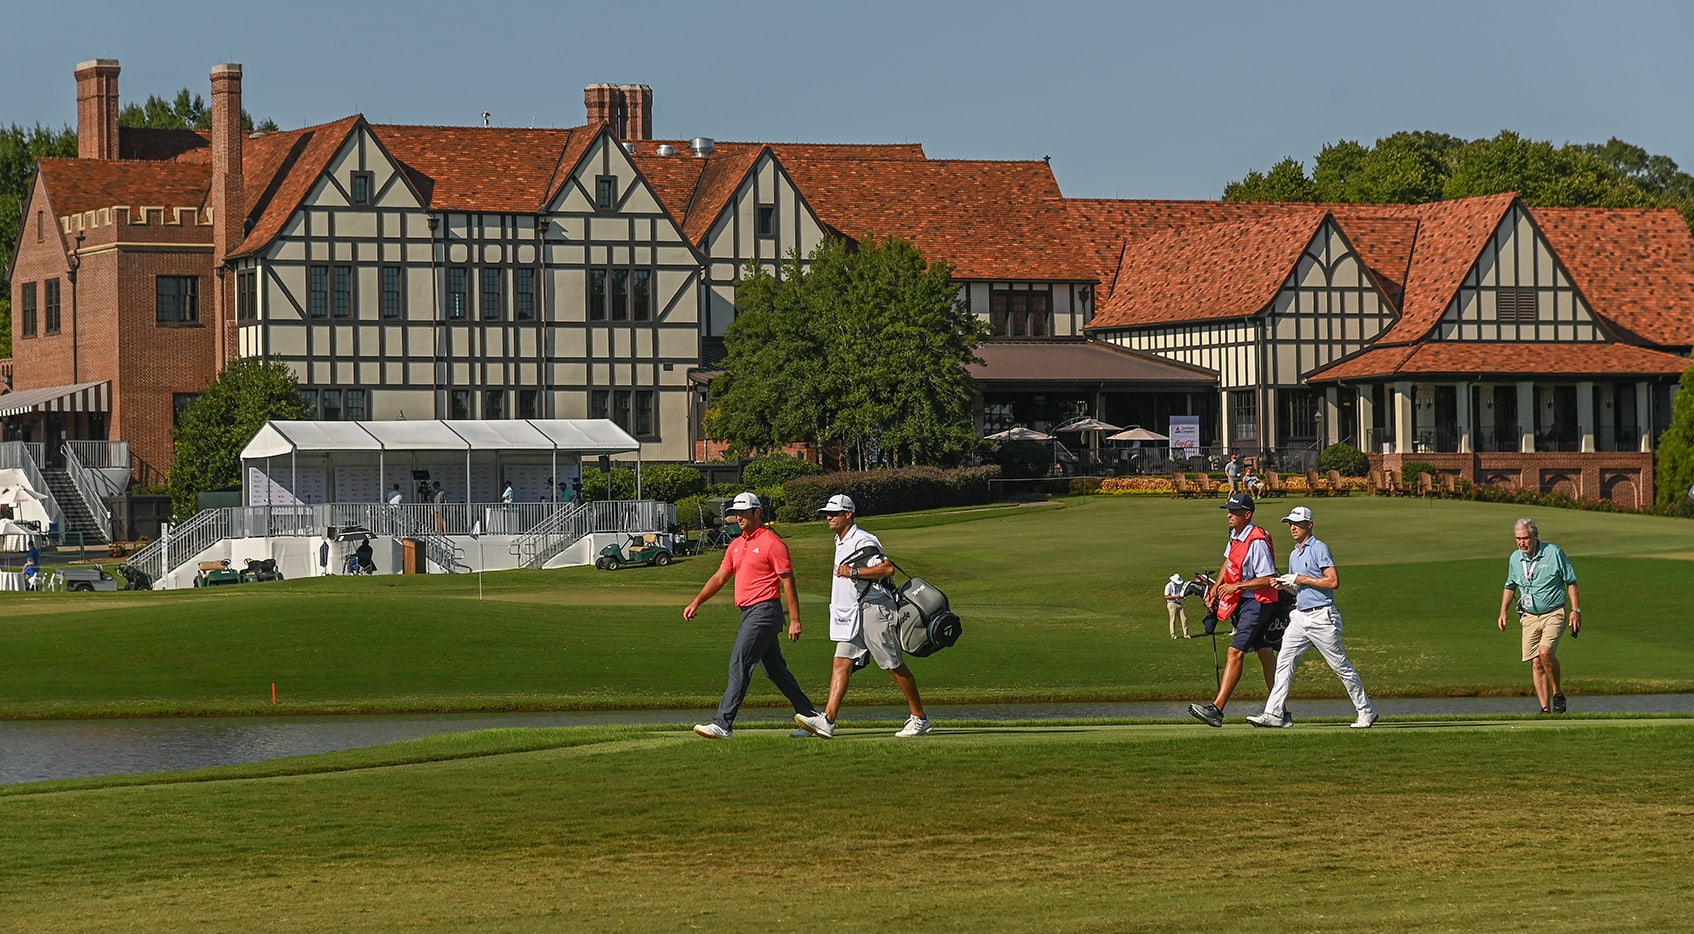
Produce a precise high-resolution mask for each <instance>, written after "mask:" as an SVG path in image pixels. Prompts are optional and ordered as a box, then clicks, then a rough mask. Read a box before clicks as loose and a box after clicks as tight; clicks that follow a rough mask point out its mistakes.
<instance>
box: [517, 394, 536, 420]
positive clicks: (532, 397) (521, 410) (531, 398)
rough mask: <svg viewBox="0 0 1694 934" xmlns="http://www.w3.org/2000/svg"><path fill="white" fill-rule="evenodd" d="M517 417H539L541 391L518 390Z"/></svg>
mask: <svg viewBox="0 0 1694 934" xmlns="http://www.w3.org/2000/svg"><path fill="white" fill-rule="evenodd" d="M517 417H518V418H540V417H541V392H540V390H536V389H520V390H518V411H517Z"/></svg>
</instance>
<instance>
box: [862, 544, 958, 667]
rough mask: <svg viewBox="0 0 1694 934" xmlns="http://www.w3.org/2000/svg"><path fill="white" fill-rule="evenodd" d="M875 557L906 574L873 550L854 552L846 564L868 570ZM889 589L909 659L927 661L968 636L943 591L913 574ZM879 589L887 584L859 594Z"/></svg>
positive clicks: (877, 583) (873, 583)
mask: <svg viewBox="0 0 1694 934" xmlns="http://www.w3.org/2000/svg"><path fill="white" fill-rule="evenodd" d="M873 557H875V558H881V559H882V560H884V561H887V562H888V563H889V564H890V565H891V566H892V567H893V568H894V570H896V571H899V572H900V573H902V574H906V572H905V571H904V570H902V569H901V567H900V565H898V564H895V563H894V562H893V561H891V560H889V558H888V556H887V555H884V554H882V553H881V552H878V551H877V550H876V549H874V548H871V547H869V546H867V547H864V548H861V549H859V550H858V551H855V552H853V554H851V555H849V556H848V558H847V562H846V563H847V564H849V565H852V566H853V567H865V566H867V565H868V564H869V562H870V559H871V558H873ZM886 585H887V586H888V587H889V589H890V590H892V591H893V594H894V606H895V609H896V611H897V612H898V613H899V617H898V621H897V623H896V627H897V630H898V632H899V634H900V647H901V648H903V649H905V651H906V654H907V655H915V656H917V657H918V658H927V657H928V656H930V655H934V654H935V653H936V652H939V651H941V650H942V649H945V648H949V647H951V646H952V645H953V643H955V642H958V641H959V636H960V635H961V634H963V633H964V624H963V623H961V622H959V616H958V614H957V613H954V612H953V610H952V608H951V607H949V606H948V605H947V595H946V594H944V593H942V592H941V590H940V588H938V587H936V586H935V585H934V584H931V583H930V582H928V581H926V580H924V579H923V578H921V577H913V576H911V575H910V574H906V583H904V584H902V585H900V586H899V587H894V586H892V585H893V581H888V582H886ZM876 586H884V582H881V581H861V582H860V584H859V593H860V594H861V595H863V594H864V592H865V588H867V587H876Z"/></svg>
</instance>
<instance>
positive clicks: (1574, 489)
mask: <svg viewBox="0 0 1694 934" xmlns="http://www.w3.org/2000/svg"><path fill="white" fill-rule="evenodd" d="M1541 492H1542V493H1561V494H1563V495H1565V496H1569V497H1571V498H1572V499H1575V498H1577V497H1578V496H1581V495H1582V488H1581V486H1580V485H1579V484H1578V483H1577V482H1576V479H1575V478H1574V477H1572V476H1571V475H1570V474H1568V473H1545V474H1542V475H1541Z"/></svg>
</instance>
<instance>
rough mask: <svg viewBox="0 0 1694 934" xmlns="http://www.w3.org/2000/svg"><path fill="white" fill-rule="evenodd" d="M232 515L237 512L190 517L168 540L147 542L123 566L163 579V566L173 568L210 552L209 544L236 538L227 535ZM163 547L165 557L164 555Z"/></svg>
mask: <svg viewBox="0 0 1694 934" xmlns="http://www.w3.org/2000/svg"><path fill="white" fill-rule="evenodd" d="M235 511H237V510H230V509H203V510H201V511H200V512H197V513H195V514H194V515H193V516H191V517H190V518H189V519H188V521H187V522H184V523H182V524H181V525H178V526H174V527H172V528H171V530H170V534H169V535H168V536H167V535H160V536H159V538H158V539H157V540H156V541H152V542H149V543H148V544H147V545H146V547H144V548H142V549H141V550H140V551H137V552H136V553H135V554H133V555H131V556H130V558H129V560H128V561H125V562H124V563H125V564H127V565H129V566H130V567H132V568H135V569H136V570H138V571H143V572H145V573H146V574H147V576H148V577H151V578H153V579H154V580H158V579H159V578H160V577H163V576H164V573H165V567H166V566H167V565H168V566H170V567H173V568H174V567H177V566H179V565H181V564H182V562H184V561H187V560H188V559H189V558H191V557H193V556H194V555H197V554H199V553H200V552H202V551H205V550H206V549H207V548H210V547H211V546H212V544H213V543H215V542H218V541H220V540H222V539H226V538H234V537H236V536H233V535H231V534H230V532H229V529H230V521H229V520H230V516H229V513H231V512H235ZM167 545H168V546H169V554H167V553H166V546H167ZM167 559H169V560H167Z"/></svg>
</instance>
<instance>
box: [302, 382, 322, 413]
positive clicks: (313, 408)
mask: <svg viewBox="0 0 1694 934" xmlns="http://www.w3.org/2000/svg"><path fill="white" fill-rule="evenodd" d="M300 404H301V405H302V406H304V407H305V409H306V417H307V418H317V417H318V391H317V390H316V389H308V388H305V387H301V389H300Z"/></svg>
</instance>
